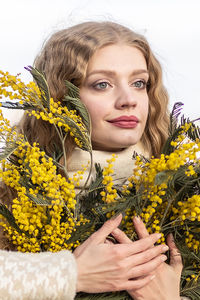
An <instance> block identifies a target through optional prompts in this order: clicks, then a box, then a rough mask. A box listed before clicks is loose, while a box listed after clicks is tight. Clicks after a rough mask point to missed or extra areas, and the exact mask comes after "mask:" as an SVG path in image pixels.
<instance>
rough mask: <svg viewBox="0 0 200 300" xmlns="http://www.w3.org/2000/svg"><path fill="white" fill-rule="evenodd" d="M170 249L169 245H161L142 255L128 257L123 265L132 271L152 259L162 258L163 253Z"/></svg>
mask: <svg viewBox="0 0 200 300" xmlns="http://www.w3.org/2000/svg"><path fill="white" fill-rule="evenodd" d="M168 249H169V247H168V246H167V245H159V246H155V247H152V248H150V249H147V250H146V251H143V252H141V253H138V254H135V255H134V256H130V257H127V258H126V259H125V260H124V261H123V263H124V267H126V266H127V269H128V267H129V268H130V269H131V268H133V267H135V266H139V265H142V264H145V263H147V262H148V261H151V260H152V259H154V258H156V257H157V256H160V255H161V254H162V253H164V252H166V251H167V250H168Z"/></svg>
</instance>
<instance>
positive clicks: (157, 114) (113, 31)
mask: <svg viewBox="0 0 200 300" xmlns="http://www.w3.org/2000/svg"><path fill="white" fill-rule="evenodd" d="M117 43H121V44H126V45H130V46H133V47H136V48H138V49H139V50H140V51H141V52H142V53H143V55H144V57H145V59H146V63H147V69H148V71H149V75H150V77H149V85H148V96H149V114H148V120H147V123H146V127H145V131H144V133H143V136H142V143H143V145H144V147H145V149H146V150H147V151H148V152H149V153H150V154H152V155H154V156H159V154H160V152H161V148H162V146H163V144H164V142H165V140H166V138H167V134H168V125H169V117H168V109H167V106H168V94H167V92H166V89H165V88H164V86H163V82H162V69H161V66H160V63H159V62H158V60H157V59H156V57H155V56H154V54H153V53H152V51H151V49H150V46H149V44H148V42H147V40H146V39H145V37H144V36H142V35H140V34H138V33H135V32H133V31H132V30H130V29H129V28H126V27H124V26H122V25H120V24H117V23H113V22H85V23H81V24H78V25H76V26H73V27H70V28H67V29H64V30H60V31H58V32H56V33H54V34H53V35H52V36H51V38H50V39H49V40H47V42H46V43H45V44H44V46H43V48H42V50H41V52H40V53H39V55H38V56H37V57H36V59H35V62H34V66H35V67H36V68H38V69H39V70H40V71H42V72H43V73H45V76H46V79H47V82H48V84H49V89H50V93H51V96H52V97H53V98H54V99H56V100H58V101H62V99H63V98H64V95H65V94H66V93H67V90H66V86H65V80H68V81H71V82H72V83H74V84H75V85H77V86H79V87H80V86H81V84H82V82H83V80H84V78H85V76H86V70H87V65H88V62H89V60H90V58H91V57H92V55H93V54H94V53H95V51H96V50H97V49H100V48H102V47H105V46H107V45H112V44H117ZM20 127H21V128H22V129H23V131H24V133H25V134H26V135H27V137H28V139H29V140H30V142H33V141H37V142H39V143H40V145H41V147H42V148H43V149H44V150H45V151H46V152H47V153H48V154H49V155H51V152H52V151H53V147H54V146H53V144H55V143H57V144H58V145H59V140H58V137H57V135H56V132H55V130H54V129H53V126H51V125H50V124H47V123H45V122H44V121H41V120H37V119H35V118H34V117H32V118H30V117H28V116H27V115H25V116H24V118H23V119H22V122H21V124H20ZM67 151H68V156H70V154H71V152H72V151H73V142H72V140H70V141H69V140H68V144H67Z"/></svg>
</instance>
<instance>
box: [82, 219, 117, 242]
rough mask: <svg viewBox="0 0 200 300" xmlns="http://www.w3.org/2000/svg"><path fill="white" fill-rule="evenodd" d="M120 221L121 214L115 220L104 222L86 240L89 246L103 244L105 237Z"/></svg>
mask: <svg viewBox="0 0 200 300" xmlns="http://www.w3.org/2000/svg"><path fill="white" fill-rule="evenodd" d="M121 220H122V214H120V215H118V216H117V217H116V218H112V219H110V220H108V221H106V222H105V223H104V224H103V226H102V227H101V228H100V229H99V230H97V231H96V232H95V233H93V234H92V235H91V236H90V237H89V239H88V240H87V241H88V243H90V244H101V243H104V242H105V239H106V237H107V236H108V235H109V234H110V233H111V232H112V231H113V230H114V229H116V228H117V227H118V226H119V224H120V223H121Z"/></svg>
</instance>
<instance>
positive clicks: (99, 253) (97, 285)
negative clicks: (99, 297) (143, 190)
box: [74, 215, 166, 293]
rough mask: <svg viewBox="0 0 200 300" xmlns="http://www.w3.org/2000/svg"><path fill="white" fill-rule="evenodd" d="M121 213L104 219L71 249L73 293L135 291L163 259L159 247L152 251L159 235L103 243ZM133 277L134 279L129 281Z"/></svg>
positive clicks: (117, 224) (113, 228) (114, 227)
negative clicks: (74, 264)
mask: <svg viewBox="0 0 200 300" xmlns="http://www.w3.org/2000/svg"><path fill="white" fill-rule="evenodd" d="M121 219H122V216H121V215H119V216H118V217H117V218H115V219H110V220H108V221H107V222H106V223H105V224H104V225H103V226H102V227H101V228H100V229H99V230H98V231H97V232H95V233H93V234H92V235H91V236H90V237H89V238H88V239H87V240H86V241H85V242H84V243H83V244H82V245H81V246H79V247H78V248H77V249H76V250H75V251H74V256H75V258H76V262H77V269H78V280H77V292H79V291H82V292H87V293H102V292H110V291H120V290H136V289H139V288H141V287H143V286H144V285H146V284H147V283H148V282H149V281H150V280H151V277H152V276H151V275H150V274H151V272H152V271H153V270H155V269H156V268H157V267H158V266H159V265H160V264H161V263H162V262H163V260H165V259H166V256H164V255H160V254H161V253H162V252H163V250H162V247H161V246H158V247H156V251H154V252H153V251H152V250H151V248H152V247H153V245H154V243H155V242H156V241H157V240H158V239H159V237H160V235H159V234H152V235H149V236H147V237H146V238H143V239H142V240H139V241H136V242H131V244H126V243H125V244H123V243H122V244H110V243H109V244H107V243H105V241H106V238H107V236H108V235H109V234H110V233H111V232H113V231H114V230H117V227H118V226H119V224H120V222H121ZM134 278H136V280H133V279H134Z"/></svg>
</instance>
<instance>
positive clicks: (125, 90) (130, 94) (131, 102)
mask: <svg viewBox="0 0 200 300" xmlns="http://www.w3.org/2000/svg"><path fill="white" fill-rule="evenodd" d="M136 97H137V96H136V95H135V93H134V89H133V87H131V86H129V85H123V86H120V87H119V88H118V89H117V91H116V102H115V106H116V108H117V109H125V108H129V107H135V106H136V105H137V100H136Z"/></svg>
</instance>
